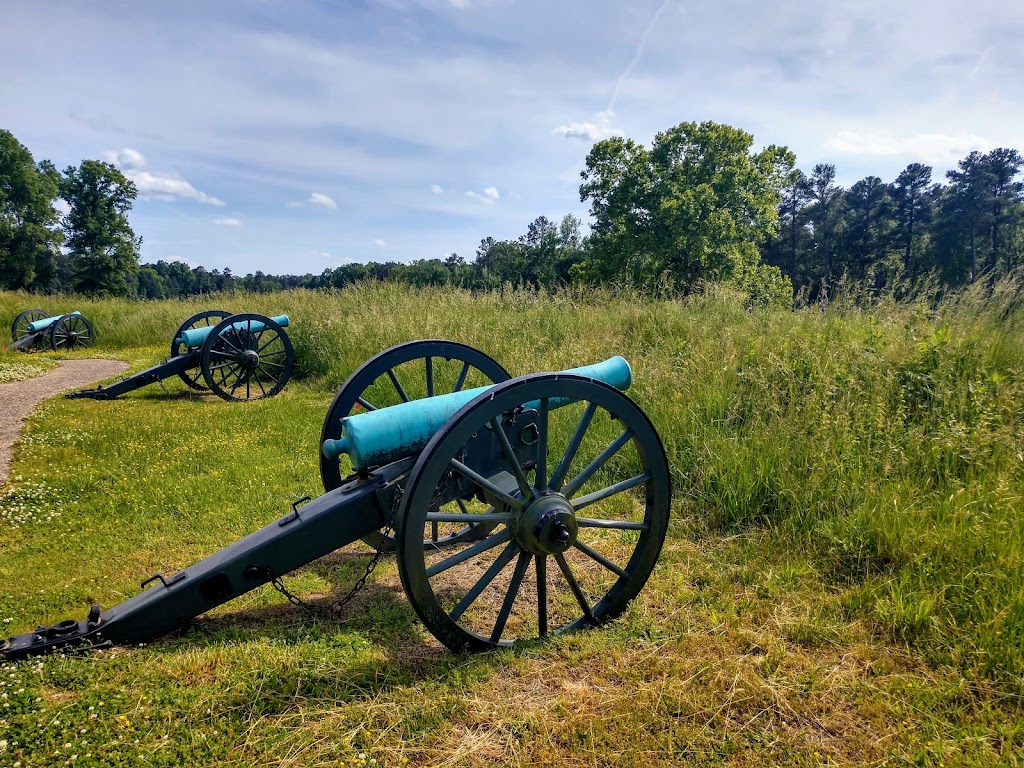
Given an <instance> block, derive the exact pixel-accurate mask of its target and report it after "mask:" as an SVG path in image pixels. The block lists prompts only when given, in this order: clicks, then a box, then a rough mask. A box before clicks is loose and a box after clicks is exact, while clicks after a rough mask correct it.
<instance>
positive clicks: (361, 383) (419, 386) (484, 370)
mask: <svg viewBox="0 0 1024 768" xmlns="http://www.w3.org/2000/svg"><path fill="white" fill-rule="evenodd" d="M508 378H509V375H508V371H506V370H505V369H504V368H503V367H502V366H501V365H499V364H498V363H497V362H496V361H495V360H494V359H493V358H491V357H489V356H488V355H485V354H484V353H483V352H481V351H479V350H477V349H474V348H473V347H470V346H468V345H466V344H460V343H459V342H456V341H446V340H444V339H421V340H419V341H410V342H406V343H405V344H398V345H396V346H394V347H391V348H390V349H386V350H384V351H383V352H381V353H380V354H378V355H376V356H375V357H372V358H370V359H369V360H367V361H366V362H365V363H363V364H362V365H361V366H359V368H357V369H356V370H355V372H353V374H352V375H351V376H349V378H348V380H347V381H346V382H345V383H344V384H343V385H342V386H341V389H339V390H338V392H337V394H336V395H335V396H334V402H332V403H331V407H330V408H329V409H328V411H327V417H326V418H325V419H324V426H323V429H322V430H321V432H320V444H321V445H323V443H324V441H325V440H337V439H339V438H340V437H341V431H342V427H341V420H342V419H344V418H345V417H346V416H351V415H353V414H355V413H360V412H364V413H365V412H366V411H375V410H377V409H378V408H383V407H386V406H389V405H397V404H398V403H403V402H409V401H410V400H418V399H420V398H422V397H432V396H434V395H445V394H448V393H451V392H459V391H462V390H465V389H472V388H474V387H482V386H487V385H490V384H495V383H498V382H501V381H506V380H508ZM349 469H351V467H350V466H348V458H347V457H346V456H344V455H342V456H341V457H340V458H338V459H329V458H327V457H326V456H324V455H323V453H321V454H320V478H321V479H322V480H323V484H324V490H325V491H332V490H334V489H335V488H337V487H338V486H340V485H341V484H342V478H343V476H344V475H345V474H348V471H347V470H349ZM480 535H486V530H485V529H484V527H483V526H481V525H479V524H475V525H471V526H467V525H452V524H440V523H435V524H434V525H433V526H432V527H431V528H430V530H429V531H428V532H427V539H428V540H429V541H430V542H431V543H433V545H435V546H445V545H447V544H452V543H456V542H459V541H463V540H472V539H473V538H474V537H477V536H480ZM363 541H364V542H366V544H368V545H369V546H371V547H374V548H377V547H380V548H382V549H384V550H386V551H392V550H394V548H395V540H394V539H393V538H392V537H390V536H384V534H382V533H381V532H380V531H375V532H374V533H372V534H370V535H369V536H366V537H364V538H363Z"/></svg>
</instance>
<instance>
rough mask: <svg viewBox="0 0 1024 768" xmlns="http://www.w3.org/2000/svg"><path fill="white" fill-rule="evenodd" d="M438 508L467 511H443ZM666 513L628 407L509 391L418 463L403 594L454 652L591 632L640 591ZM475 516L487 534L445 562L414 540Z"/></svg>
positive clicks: (407, 522)
mask: <svg viewBox="0 0 1024 768" xmlns="http://www.w3.org/2000/svg"><path fill="white" fill-rule="evenodd" d="M609 417H610V418H609ZM448 499H458V500H460V501H462V503H463V504H464V505H465V506H466V510H465V511H463V512H460V513H459V514H449V513H445V512H442V511H439V510H440V509H441V508H442V507H443V505H444V503H445V501H446V500H448ZM670 503H671V486H670V478H669V470H668V462H667V460H666V458H665V451H664V448H663V447H662V444H661V440H660V438H659V437H658V434H657V432H656V431H655V429H654V427H653V426H652V425H651V423H650V421H649V420H648V418H647V416H646V415H645V414H644V413H643V411H641V410H640V408H639V407H638V406H637V405H636V404H634V403H633V401H632V400H630V399H629V398H628V397H626V396H625V395H624V394H622V393H621V392H620V391H618V390H617V389H615V388H614V387H610V386H608V385H606V384H603V383H601V382H598V381H595V380H593V379H589V378H585V377H582V376H575V375H572V374H564V373H558V374H536V375H532V376H524V377H522V378H518V379H513V380H511V381H508V382H505V383H504V384H499V385H498V386H496V387H494V389H492V390H491V391H490V392H489V393H487V394H485V395H482V396H480V397H477V398H475V399H474V400H473V401H472V402H470V403H469V404H467V405H466V406H465V407H464V408H462V409H461V410H460V411H459V412H458V413H457V414H455V415H454V416H453V417H452V418H451V420H449V421H448V423H447V424H446V425H445V426H444V427H443V428H442V429H441V430H440V431H438V432H437V433H436V434H435V435H434V437H433V438H432V439H431V440H430V442H429V443H428V444H427V446H426V447H425V448H424V450H423V451H422V453H421V454H420V455H419V458H418V459H417V461H416V464H415V466H414V467H413V469H412V471H411V473H410V475H409V480H408V483H407V485H406V488H405V494H404V496H403V498H402V503H401V507H400V510H399V532H398V542H399V557H398V566H399V572H400V574H401V578H402V584H403V586H404V587H405V591H406V593H407V594H408V596H409V600H410V602H411V603H412V605H413V608H414V609H415V610H416V613H417V614H418V615H419V617H420V618H421V619H422V620H423V623H424V624H425V625H426V626H427V628H428V629H429V630H430V631H431V632H432V633H433V634H434V635H435V636H436V637H437V638H438V639H439V640H441V642H443V643H444V644H445V645H447V646H448V647H449V648H451V649H453V650H463V649H473V650H482V649H487V648H493V647H496V646H510V645H512V644H513V643H515V642H516V641H518V640H526V639H531V638H538V637H545V636H547V635H550V634H554V633H560V632H565V631H571V630H576V629H582V628H585V627H589V626H594V625H598V624H601V623H602V622H606V621H609V620H610V619H614V618H615V617H616V616H619V615H620V614H621V613H622V612H623V611H624V610H625V609H626V606H627V605H628V604H629V602H630V601H631V600H632V599H633V598H634V597H636V596H637V594H639V592H640V590H641V588H642V587H643V586H644V584H645V583H646V581H647V579H648V577H649V576H650V574H651V572H652V570H653V569H654V565H655V562H656V561H657V558H658V555H659V553H660V552H661V547H662V544H663V542H664V539H665V534H666V531H667V527H668V519H669V507H670ZM474 518H476V519H481V520H484V521H487V522H488V523H490V524H492V525H493V528H492V529H491V530H490V531H489V532H488V534H487V536H486V537H484V538H482V539H480V540H478V541H475V542H466V543H464V544H460V545H459V546H457V547H450V548H448V549H443V550H442V549H438V548H436V547H433V546H431V545H430V543H429V540H428V539H427V538H426V537H424V533H423V532H424V531H425V530H427V529H429V528H430V526H431V525H432V524H433V523H434V522H442V521H443V522H458V523H460V524H466V525H468V524H470V523H471V522H472V521H473V520H474Z"/></svg>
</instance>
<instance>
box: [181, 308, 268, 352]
mask: <svg viewBox="0 0 1024 768" xmlns="http://www.w3.org/2000/svg"><path fill="white" fill-rule="evenodd" d="M270 319H271V320H273V321H274V322H275V323H277V324H278V325H279V326H281V327H282V328H287V327H288V315H278V316H277V317H272V318H270ZM231 327H232V328H233V329H235V330H243V329H244V330H248V331H250V332H252V333H259V332H260V331H262V330H263V329H264V328H265V327H266V326H265V325H264V324H263V323H261V322H259V321H258V320H253V321H251V322H249V323H248V324H243V323H235V324H234V325H232V326H231ZM212 332H213V326H208V327H206V328H192V329H190V330H187V331H182V333H181V335H180V336H178V337H177V338H176V339H175V340H174V341H175V343H176V344H184V345H185V346H186V347H188V348H189V349H197V348H199V347H201V346H203V342H205V341H206V337H207V336H209V335H210V334H211V333H212Z"/></svg>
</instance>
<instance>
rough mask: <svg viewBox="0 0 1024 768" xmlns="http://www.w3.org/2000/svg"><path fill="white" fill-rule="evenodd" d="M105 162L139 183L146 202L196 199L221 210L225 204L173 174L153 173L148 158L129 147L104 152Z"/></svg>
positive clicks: (139, 188) (137, 186)
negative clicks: (149, 200) (148, 164)
mask: <svg viewBox="0 0 1024 768" xmlns="http://www.w3.org/2000/svg"><path fill="white" fill-rule="evenodd" d="M103 159H104V160H106V161H107V162H108V163H111V164H112V165H115V166H117V167H118V168H119V169H120V170H121V172H122V173H124V175H125V177H126V178H127V179H128V180H129V181H131V182H132V183H134V184H135V187H136V189H138V191H139V196H140V197H141V198H142V199H144V200H145V199H151V198H152V199H156V200H174V199H176V198H182V199H185V200H195V201H197V202H200V203H203V204H205V205H212V206H215V207H217V208H220V207H222V206H223V205H224V201H223V200H220V199H218V198H216V197H213V196H211V195H207V194H206V193H205V192H200V191H199V190H198V189H196V188H195V187H193V186H192V185H191V184H189V183H188V182H187V181H185V179H182V178H180V177H178V176H176V175H174V174H170V173H162V172H161V173H153V172H151V171H146V170H143V168H144V167H145V165H146V158H145V157H143V155H142V153H141V152H139V151H138V150H135V149H130V148H128V147H125V148H124V149H121V150H118V151H117V152H113V151H111V152H104V153H103Z"/></svg>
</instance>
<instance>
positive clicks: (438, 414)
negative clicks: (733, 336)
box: [321, 356, 633, 470]
mask: <svg viewBox="0 0 1024 768" xmlns="http://www.w3.org/2000/svg"><path fill="white" fill-rule="evenodd" d="M564 373H568V374H574V375H577V376H586V377H588V378H591V379H597V380H598V381H603V382H604V383H605V384H610V385H611V386H613V387H615V388H616V389H619V390H626V389H629V386H630V384H632V383H633V372H632V371H631V370H630V367H629V363H627V362H626V360H625V359H624V358H622V357H619V356H615V357H612V358H609V359H608V360H605V361H604V362H601V363H595V364H594V365H585V366H583V367H581V368H572V369H570V370H568V371H564ZM488 389H491V387H476V388H474V389H466V390H463V391H461V392H452V393H451V394H447V395H438V396H437V397H427V398H423V399H422V400H414V401H412V402H408V403H399V404H398V405H392V406H390V407H388V408H380V409H378V410H376V411H370V412H368V413H360V414H357V415H355V416H349V417H348V418H345V419H342V421H341V425H342V432H341V438H340V439H338V440H325V441H324V442H323V445H322V446H321V450H322V451H323V454H324V456H326V457H327V458H329V459H337V458H338V457H339V456H341V454H343V453H344V454H348V457H349V459H350V460H351V462H352V467H353V469H356V470H363V469H366V468H368V467H373V466H380V465H382V464H387V463H389V462H392V461H398V460H399V459H403V458H405V457H406V456H412V455H414V454H416V453H418V452H419V451H421V450H422V449H423V446H425V445H426V444H427V443H428V442H430V438H431V437H433V436H434V433H435V432H437V430H439V429H440V428H441V427H442V426H443V425H444V424H445V422H447V421H448V419H450V418H451V417H452V416H453V415H454V414H455V412H456V411H458V410H459V409H460V408H462V406H464V405H465V404H466V403H468V402H470V401H471V400H472V399H473V398H474V397H476V396H477V395H481V394H483V393H484V392H486V391H487V390H488ZM570 402H572V401H571V400H560V399H558V398H552V399H551V401H550V402H549V407H550V408H558V407H560V406H563V405H568V404H569V403H570ZM536 406H537V404H535V403H526V404H525V407H526V408H532V407H536Z"/></svg>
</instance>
